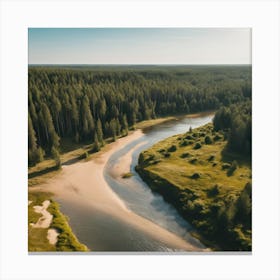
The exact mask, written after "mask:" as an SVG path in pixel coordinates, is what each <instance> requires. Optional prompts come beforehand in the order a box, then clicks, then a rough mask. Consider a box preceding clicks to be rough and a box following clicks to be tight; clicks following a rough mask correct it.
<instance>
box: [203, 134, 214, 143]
mask: <svg viewBox="0 0 280 280" xmlns="http://www.w3.org/2000/svg"><path fill="white" fill-rule="evenodd" d="M204 142H205V144H207V145H209V144H212V143H213V140H212V138H211V137H210V136H209V135H206V136H205V138H204Z"/></svg>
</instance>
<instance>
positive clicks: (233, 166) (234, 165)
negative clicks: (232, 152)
mask: <svg viewBox="0 0 280 280" xmlns="http://www.w3.org/2000/svg"><path fill="white" fill-rule="evenodd" d="M237 167H238V164H237V161H236V160H234V161H233V162H232V163H231V166H230V167H229V169H228V172H227V175H228V176H231V175H233V173H234V171H235V170H236V169H237Z"/></svg>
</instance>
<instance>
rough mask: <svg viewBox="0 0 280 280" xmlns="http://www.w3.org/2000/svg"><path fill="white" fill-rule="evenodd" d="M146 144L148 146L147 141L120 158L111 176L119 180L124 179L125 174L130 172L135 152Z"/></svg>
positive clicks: (111, 171)
mask: <svg viewBox="0 0 280 280" xmlns="http://www.w3.org/2000/svg"><path fill="white" fill-rule="evenodd" d="M145 144H147V141H145V142H141V143H139V144H137V145H135V146H134V147H133V148H132V149H131V150H129V151H128V153H126V154H125V155H124V156H122V157H121V158H119V159H118V162H117V163H116V164H115V165H114V166H113V167H112V169H111V170H110V174H111V175H112V176H114V177H115V178H117V177H122V176H123V175H124V174H126V173H128V172H130V166H131V163H132V154H133V152H134V151H135V150H137V149H138V148H139V147H141V146H143V145H145Z"/></svg>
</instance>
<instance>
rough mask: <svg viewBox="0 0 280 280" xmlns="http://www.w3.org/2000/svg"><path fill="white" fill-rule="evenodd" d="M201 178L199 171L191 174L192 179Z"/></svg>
mask: <svg viewBox="0 0 280 280" xmlns="http://www.w3.org/2000/svg"><path fill="white" fill-rule="evenodd" d="M199 178H200V174H199V173H197V172H196V173H194V174H193V175H192V176H191V179H199Z"/></svg>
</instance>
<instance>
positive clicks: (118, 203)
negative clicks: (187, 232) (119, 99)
mask: <svg viewBox="0 0 280 280" xmlns="http://www.w3.org/2000/svg"><path fill="white" fill-rule="evenodd" d="M142 135H143V133H142V131H140V130H136V131H135V132H133V133H131V134H129V135H128V136H127V137H124V138H121V139H118V140H117V141H116V142H114V143H111V144H109V145H107V146H106V147H105V148H104V150H103V151H101V152H99V153H97V154H95V155H94V157H93V158H92V159H90V160H89V161H86V162H78V163H75V164H72V165H69V166H63V170H62V172H61V173H60V174H59V175H57V176H56V177H54V178H52V179H50V180H49V181H48V182H47V183H45V184H42V185H40V186H38V187H34V188H32V189H34V190H44V191H50V192H52V193H54V194H55V196H57V197H58V198H63V199H64V200H65V199H66V200H67V199H69V200H70V201H71V200H72V201H73V200H75V201H79V203H81V204H83V205H88V206H92V207H94V208H95V209H99V210H101V211H104V212H106V213H107V214H109V215H112V216H115V217H117V218H118V219H121V220H122V221H123V222H126V223H128V224H130V225H132V226H134V227H135V228H137V229H139V230H141V231H143V232H145V233H146V234H149V235H150V236H152V237H155V238H157V239H159V240H160V241H162V242H164V243H165V244H167V245H170V246H172V247H176V248H180V249H182V250H186V251H201V249H200V248H197V247H194V246H193V245H192V244H189V243H187V242H186V241H185V240H183V239H182V238H181V237H178V236H176V235H175V234H173V233H171V232H169V231H167V230H165V229H163V228H161V227H160V226H158V225H156V224H155V223H153V222H151V221H149V220H147V219H145V218H143V217H141V216H139V215H137V214H135V213H133V212H131V211H130V210H129V209H128V208H127V207H126V205H125V204H124V202H123V201H122V200H121V199H120V198H119V197H118V196H117V195H116V194H115V193H114V192H113V191H112V190H111V188H110V187H109V186H108V185H107V183H106V181H105V179H104V176H103V170H104V167H105V165H106V163H107V161H108V159H109V158H110V156H111V155H112V154H113V153H114V152H116V151H117V150H119V149H121V148H122V147H124V146H125V145H127V144H129V143H130V142H132V141H134V140H136V139H138V138H140V137H141V136H142ZM130 160H131V157H130V156H127V157H125V158H124V159H122V164H123V166H124V167H125V169H127V166H129V162H130ZM123 161H125V162H123ZM119 172H124V170H120V171H119Z"/></svg>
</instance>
